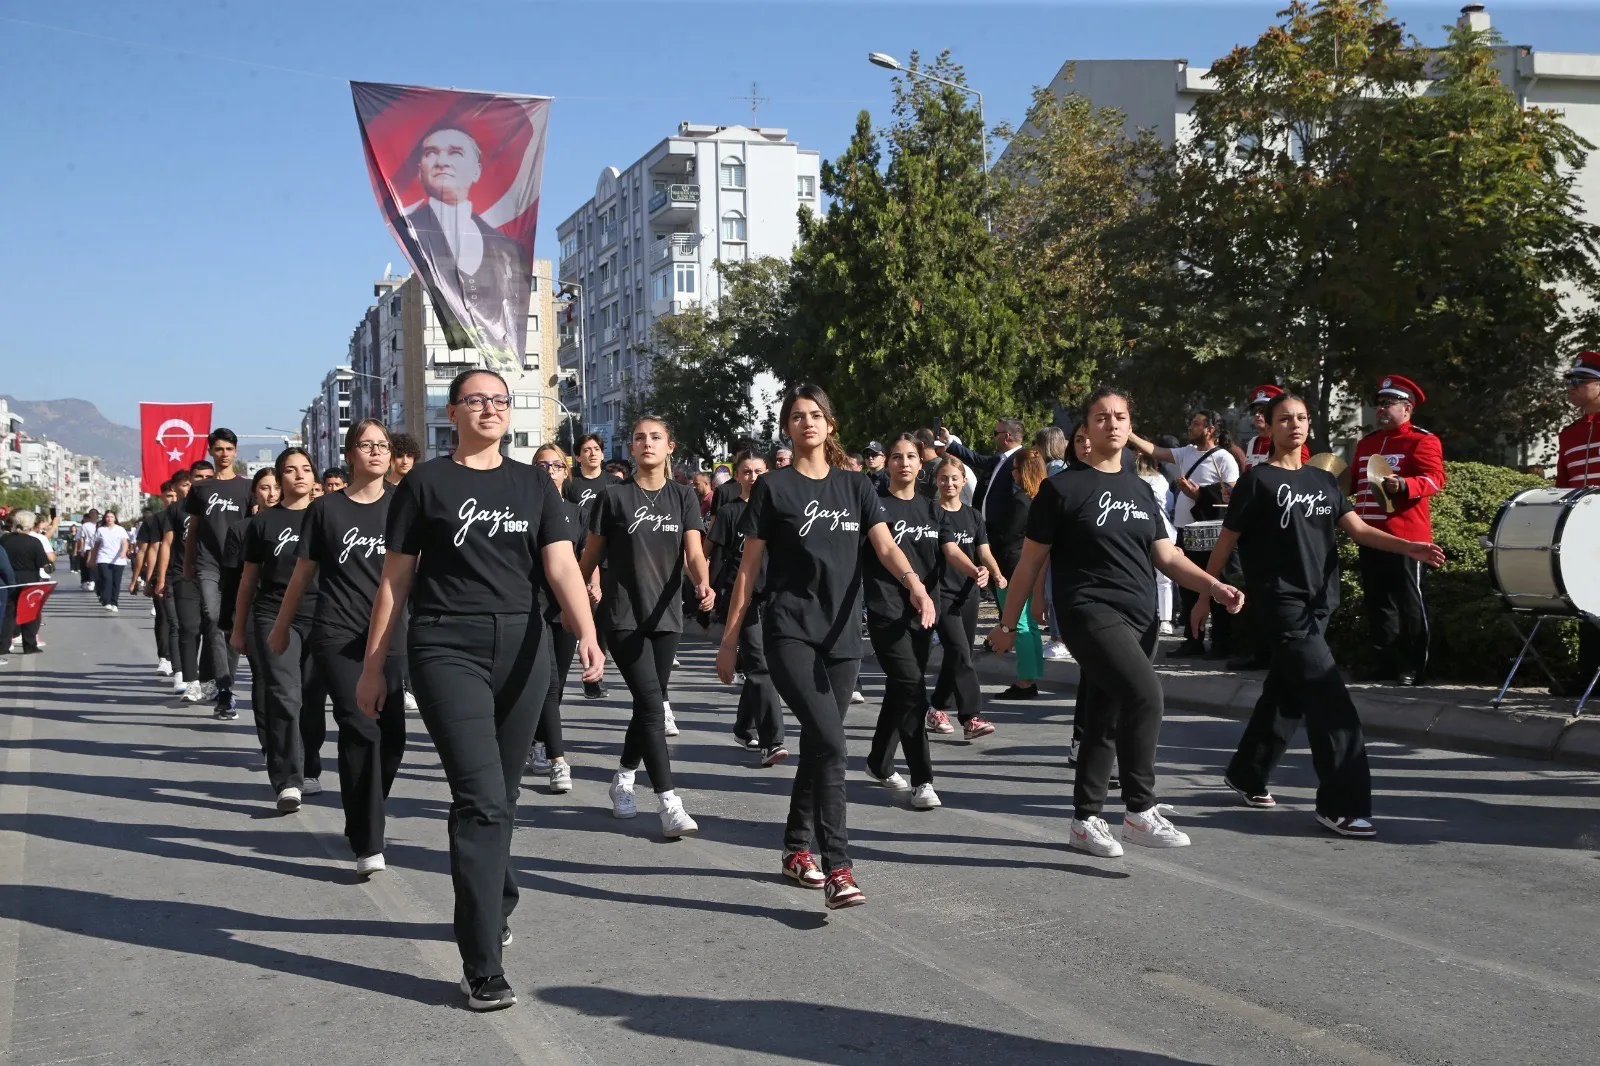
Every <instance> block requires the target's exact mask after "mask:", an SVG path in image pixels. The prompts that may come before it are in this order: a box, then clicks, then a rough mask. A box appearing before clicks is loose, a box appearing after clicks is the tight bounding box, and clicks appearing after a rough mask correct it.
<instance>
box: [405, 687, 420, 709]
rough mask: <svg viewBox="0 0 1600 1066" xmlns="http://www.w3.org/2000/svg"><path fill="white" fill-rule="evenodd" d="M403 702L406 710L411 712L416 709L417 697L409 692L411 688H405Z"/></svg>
mask: <svg viewBox="0 0 1600 1066" xmlns="http://www.w3.org/2000/svg"><path fill="white" fill-rule="evenodd" d="M403 702H404V703H405V706H406V710H408V711H412V712H415V711H416V709H417V698H416V697H415V696H413V695H412V694H411V690H410V689H406V695H405V700H404V701H403Z"/></svg>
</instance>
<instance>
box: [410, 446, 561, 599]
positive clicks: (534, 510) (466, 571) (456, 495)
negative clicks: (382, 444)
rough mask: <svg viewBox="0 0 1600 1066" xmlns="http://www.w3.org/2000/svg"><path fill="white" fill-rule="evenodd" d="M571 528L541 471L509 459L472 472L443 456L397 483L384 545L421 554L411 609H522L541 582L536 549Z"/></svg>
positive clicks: (554, 539)
mask: <svg viewBox="0 0 1600 1066" xmlns="http://www.w3.org/2000/svg"><path fill="white" fill-rule="evenodd" d="M572 532H573V531H572V528H571V525H570V523H568V521H567V516H566V515H565V514H564V513H563V512H562V510H561V497H560V495H559V494H558V493H557V492H556V487H555V484H554V483H553V482H552V481H551V480H550V478H549V476H548V475H547V474H546V473H545V472H544V471H543V470H539V469H536V468H535V467H532V466H529V465H528V464H526V463H519V462H517V461H516V460H514V459H502V460H501V461H500V465H499V466H497V467H495V468H494V469H492V470H474V469H472V468H471V467H467V466H462V465H461V464H460V463H457V462H455V461H454V460H453V459H451V458H450V457H449V456H443V455H442V456H439V457H438V458H436V459H430V460H428V461H427V462H425V463H422V464H420V465H418V466H417V467H416V468H415V469H413V470H412V471H411V473H409V474H407V475H406V479H405V480H404V481H402V482H401V483H400V487H399V489H397V490H396V492H395V494H394V502H393V503H392V504H391V505H390V507H389V521H388V525H387V543H388V546H389V547H390V548H392V549H393V550H394V551H397V552H400V553H402V554H405V555H417V556H420V557H421V558H420V559H419V560H418V563H417V575H416V579H415V581H414V582H413V583H412V586H411V610H412V612H413V613H415V614H522V615H529V614H532V613H533V612H535V611H537V610H538V609H539V601H538V595H539V590H540V589H541V588H543V587H544V561H543V559H541V558H540V555H539V552H540V549H542V548H543V547H544V546H545V545H546V544H551V543H553V542H555V541H570V540H571V539H572Z"/></svg>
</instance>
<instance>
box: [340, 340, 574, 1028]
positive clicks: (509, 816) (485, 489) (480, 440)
mask: <svg viewBox="0 0 1600 1066" xmlns="http://www.w3.org/2000/svg"><path fill="white" fill-rule="evenodd" d="M448 395H449V405H448V406H447V407H446V411H447V412H448V414H449V417H450V421H451V422H452V423H453V424H454V426H455V430H456V445H455V448H454V449H453V451H452V452H451V454H450V455H448V456H439V457H438V458H436V459H430V460H429V461H428V462H426V463H422V464H420V465H418V466H417V467H415V468H414V469H413V470H412V471H411V473H409V474H407V475H406V478H405V480H404V481H402V482H401V483H400V485H399V487H398V488H397V489H396V490H395V492H394V503H393V504H392V505H391V507H390V508H389V515H388V523H387V527H386V532H385V537H386V543H387V548H388V554H387V557H386V558H385V560H384V564H383V576H382V581H381V584H380V585H379V587H378V592H377V595H376V597H375V598H374V600H373V603H372V610H371V612H370V615H369V619H368V630H367V636H366V639H365V642H364V643H365V662H364V664H363V666H362V669H361V677H360V681H359V682H358V683H357V686H356V699H357V703H358V704H359V705H360V708H361V710H362V713H363V714H366V715H379V717H380V719H381V718H383V717H386V716H387V715H388V714H389V707H390V706H392V705H393V704H394V703H395V702H396V701H397V700H398V699H399V694H400V686H399V683H398V677H397V676H396V675H395V674H394V673H393V672H391V671H390V670H389V669H388V668H387V663H388V662H389V659H390V655H389V649H390V648H391V647H393V646H395V644H396V643H397V641H396V640H395V631H396V629H398V628H399V625H400V621H401V616H402V608H403V605H405V604H406V603H407V601H408V598H409V602H410V612H411V618H410V627H409V630H408V632H407V640H406V644H407V657H408V658H409V660H410V666H411V684H412V687H413V689H414V691H415V693H416V698H417V705H418V709H419V711H420V713H421V715H422V720H423V722H424V723H425V724H426V725H427V727H428V735H429V736H430V737H432V738H433V744H434V748H435V749H436V750H437V751H438V752H439V761H440V763H441V764H443V766H444V774H445V779H446V780H447V781H448V782H449V783H450V820H449V833H450V879H451V882H452V884H453V886H454V889H455V898H456V903H455V938H456V947H457V948H458V950H459V951H460V953H461V968H462V978H461V991H462V992H463V993H465V995H466V997H467V1007H468V1008H469V1009H471V1010H476V1011H488V1010H499V1009H502V1008H505V1007H509V1006H511V1005H513V1004H514V1003H516V1001H517V997H516V994H515V993H514V992H513V991H512V989H511V985H510V984H509V983H508V982H507V981H506V978H505V967H504V965H503V964H502V962H501V955H502V950H503V949H504V948H505V947H506V946H507V945H509V944H510V943H511V941H512V937H511V928H510V925H509V922H510V918H511V912H512V911H513V909H514V908H515V907H516V905H517V897H518V890H517V881H516V877H515V874H514V871H513V870H512V868H511V832H512V829H513V827H514V826H515V824H516V813H517V790H518V786H519V783H520V782H521V780H522V769H523V764H524V762H525V760H526V759H527V757H528V747H529V745H530V744H532V742H533V733H534V730H535V728H536V727H537V726H538V722H539V712H540V709H541V707H542V705H543V703H544V699H545V695H546V693H547V691H548V689H549V678H550V647H549V644H550V642H549V641H548V640H547V639H546V636H547V630H546V628H545V623H544V619H543V617H542V616H541V614H540V611H539V592H540V589H541V588H542V587H543V586H544V585H545V584H546V583H548V585H549V587H550V590H551V592H552V593H553V594H554V596H555V598H556V601H557V602H558V603H559V604H560V605H561V612H562V616H563V619H564V620H565V624H566V625H567V626H568V627H570V628H571V629H572V630H573V631H574V632H575V633H576V634H577V637H578V654H579V656H580V658H581V659H582V661H583V664H584V673H585V676H587V677H595V676H598V675H599V672H600V668H601V666H602V659H601V655H600V649H599V647H598V646H597V645H596V644H595V639H594V622H593V620H592V618H591V617H590V615H589V601H588V598H587V596H586V595H585V593H584V590H583V582H582V579H581V578H580V577H579V575H578V564H577V558H576V556H575V555H574V554H573V549H572V539H573V530H572V526H571V523H570V522H569V521H568V518H567V514H566V513H565V512H563V510H562V509H561V498H560V495H559V494H558V493H557V491H556V488H555V485H554V484H552V483H551V481H550V478H549V477H547V476H546V475H545V474H544V473H542V472H541V471H539V470H536V469H534V468H533V467H531V466H528V465H527V464H525V463H519V462H515V461H514V460H511V459H507V458H506V457H505V456H503V455H502V454H501V453H500V442H501V441H502V440H503V439H504V438H505V436H506V432H507V430H508V428H509V423H510V415H509V413H508V412H509V411H510V408H511V394H510V389H509V388H508V387H507V385H506V382H505V379H504V378H502V377H501V376H500V375H499V374H497V373H495V372H494V371H492V370H466V371H463V372H461V373H460V374H457V375H456V377H455V380H453V381H452V382H451V383H450V391H449V394H448ZM380 709H381V711H380Z"/></svg>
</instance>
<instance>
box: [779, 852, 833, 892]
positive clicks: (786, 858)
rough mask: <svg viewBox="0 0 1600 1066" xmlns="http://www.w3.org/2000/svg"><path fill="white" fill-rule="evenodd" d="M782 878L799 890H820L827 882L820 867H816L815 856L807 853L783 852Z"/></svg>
mask: <svg viewBox="0 0 1600 1066" xmlns="http://www.w3.org/2000/svg"><path fill="white" fill-rule="evenodd" d="M783 876H785V877H787V878H788V879H789V880H791V881H793V882H794V883H795V884H797V885H799V886H800V887H801V888H821V887H822V886H823V885H824V884H826V883H827V880H828V879H827V877H825V876H824V875H823V873H822V867H820V866H818V865H817V858H816V856H815V855H812V854H811V852H809V851H786V852H784V853H783Z"/></svg>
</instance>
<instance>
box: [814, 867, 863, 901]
mask: <svg viewBox="0 0 1600 1066" xmlns="http://www.w3.org/2000/svg"><path fill="white" fill-rule="evenodd" d="M823 893H824V895H825V897H826V901H827V904H828V909H829V910H830V911H837V910H842V909H844V908H845V907H859V906H861V905H862V904H863V903H865V902H866V901H867V895H866V893H865V892H862V891H861V887H860V886H859V885H857V884H856V875H855V874H853V873H851V872H850V867H848V866H843V867H840V868H839V869H837V870H835V871H833V872H832V873H831V874H829V875H828V883H827V885H826V886H825V887H824V889H823Z"/></svg>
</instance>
